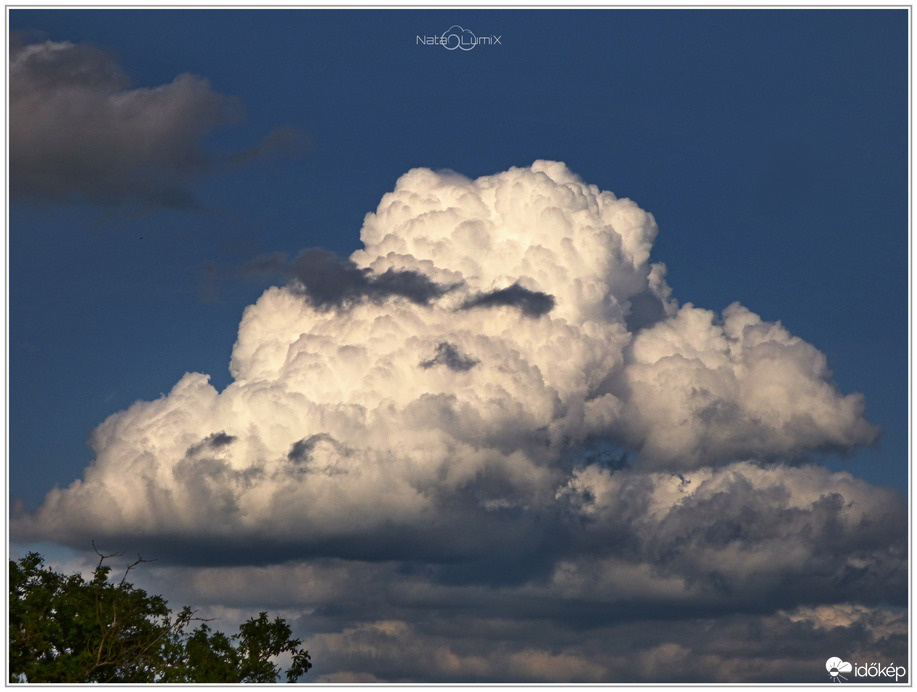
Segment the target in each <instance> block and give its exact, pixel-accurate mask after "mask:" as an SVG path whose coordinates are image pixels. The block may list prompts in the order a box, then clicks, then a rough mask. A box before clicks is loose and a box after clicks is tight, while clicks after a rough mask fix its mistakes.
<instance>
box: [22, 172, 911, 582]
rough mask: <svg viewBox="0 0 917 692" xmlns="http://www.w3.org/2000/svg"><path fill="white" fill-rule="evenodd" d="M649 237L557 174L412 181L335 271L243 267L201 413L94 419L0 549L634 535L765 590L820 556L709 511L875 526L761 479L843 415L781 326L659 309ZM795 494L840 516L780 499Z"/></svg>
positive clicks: (830, 436) (418, 549) (659, 283)
mask: <svg viewBox="0 0 917 692" xmlns="http://www.w3.org/2000/svg"><path fill="white" fill-rule="evenodd" d="M656 233H657V228H656V224H655V221H654V219H653V217H652V215H651V214H649V213H647V212H645V211H643V210H642V209H640V208H639V207H638V206H637V205H636V204H635V203H634V202H632V201H630V200H628V199H619V198H617V197H616V196H615V195H613V194H612V193H610V192H606V191H602V190H599V189H598V188H597V187H596V186H594V185H588V184H586V183H584V182H583V181H581V180H580V179H579V178H578V177H577V176H575V175H574V174H573V173H571V172H570V171H569V170H568V169H567V168H566V166H565V165H564V164H562V163H557V162H549V161H536V162H535V163H534V164H533V165H532V166H531V167H529V168H512V169H510V170H508V171H506V172H503V173H499V174H496V175H492V176H485V177H482V178H479V179H477V180H469V179H467V178H464V177H462V176H459V175H457V174H454V173H451V172H434V171H431V170H426V169H415V170H412V171H410V172H408V173H407V174H405V175H404V176H402V178H401V179H400V180H399V181H398V183H397V185H396V187H395V189H394V191H393V192H390V193H388V194H386V195H385V196H384V197H383V199H382V201H381V203H380V204H379V207H378V209H377V210H376V211H375V213H371V214H368V215H367V216H366V219H365V222H364V226H363V230H362V240H363V243H364V248H363V249H362V250H359V251H357V252H355V253H354V254H353V255H352V256H351V257H350V259H349V260H337V259H335V258H333V257H331V256H329V255H328V254H327V253H321V252H319V251H315V250H312V251H306V252H305V253H303V254H302V255H300V256H299V257H298V258H295V259H294V260H291V261H289V262H287V261H286V260H282V259H278V258H276V257H273V258H269V259H268V260H265V261H264V262H265V263H266V265H270V267H271V268H272V269H274V270H277V269H278V268H280V269H282V271H283V272H285V273H286V274H287V276H288V278H289V279H290V281H289V283H288V284H287V285H286V286H284V287H273V288H270V289H268V290H267V291H266V292H265V293H264V294H263V295H262V296H261V298H260V299H259V300H258V301H257V303H256V304H254V305H252V306H250V307H248V308H247V309H246V310H245V312H244V315H243V317H242V321H241V324H240V327H239V334H238V340H237V341H236V344H235V347H234V349H233V352H232V359H231V365H230V369H231V372H232V375H233V378H234V381H233V382H232V383H231V384H230V385H229V386H228V387H226V389H225V390H224V391H222V392H218V391H216V390H215V389H214V388H213V387H212V386H211V385H210V384H209V381H208V377H207V376H206V375H203V374H199V373H189V374H187V375H185V376H184V377H183V378H182V379H181V380H180V381H179V382H178V383H177V384H176V385H175V386H174V388H173V389H172V391H171V392H170V393H169V394H168V395H166V396H163V397H162V398H160V399H158V400H156V401H152V402H138V403H136V404H134V405H133V406H132V407H131V408H129V409H128V410H126V411H123V412H121V413H117V414H115V415H113V416H111V417H110V418H108V419H107V420H106V421H105V422H104V423H102V424H101V425H100V426H99V427H98V428H97V429H96V430H95V432H94V434H93V437H92V446H93V448H94V450H95V453H96V457H95V460H94V462H93V463H92V464H91V465H90V466H89V468H87V469H86V472H85V475H84V478H83V479H82V480H78V481H75V482H74V483H73V484H72V485H71V486H69V487H68V488H65V489H55V490H53V491H52V492H51V493H49V495H48V496H47V498H46V501H45V503H44V505H43V506H42V507H41V508H39V509H38V510H37V511H36V512H35V513H33V514H29V515H23V516H19V517H16V518H15V519H14V524H13V532H14V533H15V534H17V535H19V536H22V537H32V538H38V537H41V538H46V539H53V540H58V541H63V542H71V543H81V542H83V541H86V540H88V538H89V537H94V538H97V539H98V538H100V537H102V536H121V537H130V538H131V540H133V541H134V542H135V543H136V542H137V541H140V540H148V541H156V540H160V539H161V540H163V541H166V540H167V539H168V542H169V545H171V546H172V548H173V549H176V548H175V547H176V546H181V545H185V546H186V547H188V549H189V553H190V552H191V551H192V550H193V548H192V546H194V545H199V544H198V543H197V542H198V541H201V540H202V539H206V540H205V541H204V542H205V543H206V545H207V546H210V547H211V548H212V550H214V551H218V550H220V548H221V547H225V546H233V547H234V548H235V552H234V553H232V555H230V554H229V553H227V552H226V551H225V550H223V551H221V558H220V559H223V560H234V559H239V560H246V559H253V556H254V558H256V559H262V560H264V561H277V560H283V559H292V558H295V557H307V556H313V555H324V556H330V557H343V558H352V557H359V558H373V557H382V556H385V557H388V558H391V557H398V556H400V557H404V558H406V559H408V558H409V559H426V560H433V561H444V562H448V561H453V560H462V559H473V558H475V557H479V556H481V555H487V554H494V552H495V551H498V550H499V551H505V552H504V554H507V555H519V554H521V553H524V552H526V551H533V552H534V551H537V550H544V549H545V546H546V545H552V546H554V549H556V551H559V552H556V553H555V557H556V556H557V555H560V554H562V553H563V551H564V550H566V548H565V549H561V547H560V546H562V545H566V546H576V545H580V546H583V545H594V544H597V542H598V543H601V542H602V541H605V540H607V541H616V540H622V541H625V543H627V541H631V542H633V541H634V540H636V539H634V537H633V536H631V538H628V535H629V534H628V531H629V532H633V531H637V532H638V533H639V531H640V530H642V529H639V528H637V527H638V526H642V525H644V524H646V522H651V523H652V522H655V526H656V528H653V529H652V531H650V532H649V534H648V536H650V537H651V538H652V541H650V542H649V543H648V542H646V541H643V542H642V543H641V544H642V545H643V546H644V548H642V550H646V551H650V552H652V551H653V550H656V551H660V554H661V553H664V552H665V551H666V550H667V548H666V547H665V546H666V541H668V540H672V541H674V543H673V545H678V544H679V543H678V541H677V540H676V539H675V538H671V539H670V535H674V534H672V533H671V532H672V531H679V530H682V529H684V530H689V531H692V532H694V533H692V535H695V534H696V536H697V541H698V550H697V552H695V553H694V554H693V555H694V557H689V556H685V557H684V558H683V559H680V561H675V562H672V563H671V564H670V563H669V562H666V563H664V564H665V565H668V566H666V567H665V569H666V570H669V571H670V572H671V573H672V574H675V575H677V576H678V578H681V579H687V578H689V576H690V575H691V573H693V571H696V570H697V569H698V568H697V566H696V564H695V561H696V560H700V559H701V558H702V556H703V555H704V554H705V553H704V550H710V551H714V552H715V551H716V550H721V549H725V548H723V546H725V545H727V544H728V542H729V540H731V539H730V536H733V534H734V536H733V537H735V536H747V537H749V540H752V541H764V542H765V543H767V542H768V541H773V540H776V541H777V542H771V543H768V545H769V546H770V547H769V548H767V549H766V550H764V549H762V552H760V553H756V555H755V559H756V560H757V562H756V564H760V565H763V566H766V565H767V564H768V562H769V561H770V560H773V559H778V558H779V559H782V560H795V562H794V563H793V564H794V568H796V569H799V570H804V569H806V568H807V566H808V565H810V564H811V562H810V561H811V560H813V559H814V558H813V555H815V554H821V553H818V550H820V547H819V545H818V541H817V540H816V539H817V538H818V536H815V537H814V538H813V542H812V543H811V545H808V547H804V548H801V550H802V551H803V553H801V554H799V555H792V554H786V553H785V552H781V550H780V547H781V545H782V544H781V543H780V540H782V539H780V538H779V536H777V535H776V534H775V536H772V537H770V538H768V537H763V538H762V537H758V536H753V535H752V534H750V533H749V532H748V531H745V530H744V529H743V528H742V527H743V526H744V524H743V522H744V521H745V520H744V519H743V517H747V512H746V514H743V511H742V510H741V508H740V506H738V505H735V506H733V505H729V504H728V503H725V504H724V501H723V500H722V498H721V494H722V493H720V494H717V492H714V491H713V489H715V488H720V489H726V488H731V489H732V490H736V489H737V488H738V489H742V488H751V489H756V488H757V489H765V490H762V492H768V493H771V495H773V497H774V498H777V499H778V500H779V502H778V504H779V505H780V507H782V508H783V509H784V510H786V511H788V512H790V513H795V516H798V517H803V516H810V515H811V517H816V518H817V517H827V518H825V519H824V521H822V522H821V523H818V521H814V520H813V522H810V525H812V526H815V527H823V530H824V531H825V532H827V533H830V532H831V531H832V530H834V529H836V528H837V527H838V526H843V527H846V528H844V529H843V531H848V532H853V533H856V532H857V531H859V530H860V528H859V527H860V526H861V525H860V524H858V523H857V521H856V520H855V519H854V518H853V515H852V514H850V513H849V512H848V510H846V509H845V507H847V505H848V503H851V502H853V503H855V504H856V507H857V509H856V510H854V512H862V511H866V510H867V509H868V510H869V511H872V510H875V512H877V513H878V514H877V516H878V515H881V514H882V512H885V511H886V510H887V511H893V512H897V511H899V509H900V508H895V507H897V506H896V505H895V503H894V502H886V501H884V500H883V499H882V498H880V497H878V496H877V495H876V493H878V495H882V491H879V490H875V489H870V488H869V487H868V486H866V485H865V484H862V483H860V484H858V483H854V482H847V481H844V480H843V479H839V478H838V477H834V476H831V475H830V474H827V473H826V472H821V471H819V473H820V474H821V475H818V476H817V477H814V480H813V476H812V474H811V473H808V472H807V473H803V472H802V471H800V470H793V469H790V468H788V467H786V466H784V465H783V464H784V463H786V462H787V461H790V460H794V461H798V460H799V459H801V458H803V457H804V456H805V455H806V454H808V453H810V452H812V451H815V450H822V449H846V448H850V447H853V446H855V445H860V444H867V443H870V442H871V441H873V439H874V438H875V436H876V429H875V428H874V427H873V426H872V425H871V424H870V423H868V422H867V420H866V419H865V417H864V405H863V401H862V399H861V397H859V396H858V395H847V396H844V395H842V394H841V393H840V392H838V390H837V388H836V387H835V386H834V384H833V383H832V381H831V376H830V372H829V371H828V369H827V366H826V363H825V358H824V356H823V355H822V354H821V353H820V352H819V351H818V350H816V349H815V348H814V347H813V346H811V345H809V344H807V343H805V342H804V341H802V340H800V339H798V338H796V337H793V336H791V335H790V334H789V333H787V331H786V330H785V329H784V328H783V327H782V326H781V325H779V324H774V323H767V322H764V321H762V320H761V318H759V317H758V316H757V315H755V314H753V313H752V312H750V311H749V310H747V309H746V308H744V307H742V306H740V305H738V304H734V305H732V306H730V307H729V308H728V309H727V310H726V311H725V312H724V313H723V314H722V316H719V315H716V314H714V313H712V312H710V311H707V310H702V309H700V308H697V307H694V306H692V305H690V304H686V305H683V306H679V305H678V303H676V302H675V301H674V300H673V299H672V297H671V290H670V289H669V287H668V285H667V284H666V281H665V268H664V267H663V266H662V265H661V264H653V263H650V251H651V248H652V244H653V241H654V239H655V237H656ZM622 455H627V458H628V462H627V465H628V468H626V469H622V468H621V466H622V463H623V462H622V461H621V460H622V458H623V457H622ZM736 462H743V464H741V465H738V466H737V465H736ZM745 462H751V463H745ZM768 465H769V466H768ZM692 474H693V475H692ZM816 481H818V482H821V483H822V485H823V486H824V489H825V492H827V493H828V495H829V496H831V497H833V496H834V495H836V496H837V498H839V499H838V500H836V501H833V500H824V501H823V500H822V499H821V494H822V493H821V491H819V490H801V489H800V488H801V487H803V486H805V487H806V488H808V487H809V486H811V485H812V484H813V483H816ZM689 482H690V484H691V485H690V489H691V492H690V493H686V492H685V488H686V487H687V486H686V485H685V484H687V483H689ZM737 484H738V485H737ZM624 487H626V488H627V492H624V491H623V490H622V488H624ZM742 492H743V493H745V491H744V490H743V491H742ZM831 493H834V495H831ZM746 494H747V493H746ZM883 497H884V495H883ZM832 502H833V503H834V504H832ZM781 503H782V504H781ZM714 505H716V506H717V507H718V510H717V511H718V512H720V513H721V514H720V516H721V517H724V518H723V522H725V523H723V524H722V525H721V528H720V532H721V534H722V535H721V534H716V535H715V536H712V537H711V534H709V533H704V532H703V531H701V530H700V528H697V526H699V525H696V522H697V521H699V519H697V517H699V516H706V514H705V513H706V512H708V511H709V510H710V508H712V507H713V506H714ZM720 505H722V506H720ZM889 507H893V509H889ZM641 508H642V509H641ZM691 508H693V510H692V509H691ZM864 508H865V509H864ZM638 510H639V511H638ZM644 510H646V512H649V514H646V515H644V514H641V513H642V512H644ZM760 511H761V513H762V514H761V520H762V521H764V522H765V523H766V522H767V521H769V520H768V519H767V517H766V516H765V515H766V514H767V511H766V510H765V508H764V507H763V506H762V508H761V510H760ZM635 512H636V514H634V513H635ZM698 513H700V514H698ZM632 515H633V516H632ZM768 516H770V515H768ZM883 516H884V515H883ZM641 517H642V518H641ZM685 517H694V518H693V519H687V518H685ZM873 519H874V520H876V521H878V519H877V518H876V517H873ZM692 521H693V522H695V523H693V524H692V523H691V522H692ZM800 521H802V519H800ZM819 521H821V520H819ZM832 521H833V522H834V524H831V522H832ZM640 522H643V524H641V523H640ZM685 522H687V523H685ZM730 522H731V523H730ZM838 522H840V523H839V524H838ZM622 524H626V525H627V526H629V527H630V528H629V529H628V530H627V531H623V529H620V526H621V525H622ZM829 524H830V526H829ZM646 525H647V526H649V524H646ZM686 527H688V528H686ZM691 527H694V528H691ZM825 527H827V528H825ZM831 527H834V529H832V528H831ZM812 530H813V531H816V532H819V531H822V528H815V529H812ZM647 531H649V529H647ZM743 531H744V533H743ZM730 532H733V533H732V534H730ZM778 533H779V532H778ZM447 535H448V536H449V539H448V540H443V537H444V536H447ZM781 535H782V534H781ZM818 535H819V536H820V535H821V534H818ZM679 540H681V539H679ZM787 540H788V539H787ZM718 541H719V542H718ZM638 542H639V541H638ZM653 546H657V547H653ZM549 552H550V551H549ZM198 553H199V554H201V555H202V554H203V553H202V552H201V551H200V550H198ZM776 553H780V554H779V555H777V554H776ZM651 558H652V555H650V553H646V554H642V553H641V554H639V555H637V554H635V555H634V557H633V559H634V560H635V561H637V562H639V563H641V564H644V563H646V562H647V561H648V560H649V561H650V562H653V559H651ZM201 559H203V558H201ZM208 559H209V558H208ZM654 564H657V566H658V565H662V564H663V562H660V561H659V560H656V562H655V563H654ZM834 568H837V569H840V568H841V565H836V566H835V567H834ZM834 568H832V569H834ZM660 569H662V568H661V567H660ZM888 569H892V568H888ZM729 570H731V571H725V572H723V573H722V575H721V580H723V583H727V582H728V583H732V581H735V580H739V581H741V580H742V579H745V578H746V577H747V570H748V568H747V563H745V566H744V567H743V566H742V565H741V564H738V563H737V564H735V565H732V566H731V567H730V568H729ZM742 570H746V572H745V573H743V572H742ZM668 573H669V572H666V571H665V570H663V571H662V572H659V574H660V575H663V576H664V575H665V574H668ZM564 574H568V573H565V572H563V571H560V572H557V573H556V575H555V578H556V579H560V578H566V577H564ZM762 574H763V575H759V576H758V577H756V578H757V579H759V580H765V581H766V580H767V571H766V570H765V572H764V573H762ZM571 578H572V577H571ZM581 578H586V577H577V579H581ZM589 578H597V577H589ZM660 579H662V577H661V576H660ZM660 584H661V582H660ZM602 588H604V587H602ZM608 588H612V586H609V587H608ZM659 588H663V586H662V585H660V587H659ZM698 588H699V587H698ZM710 588H712V589H715V588H719V587H717V586H716V584H713V585H712V586H710ZM730 588H733V587H730ZM736 588H737V587H736Z"/></svg>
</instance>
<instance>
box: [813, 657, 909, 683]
mask: <svg viewBox="0 0 917 692" xmlns="http://www.w3.org/2000/svg"><path fill="white" fill-rule="evenodd" d="M825 668H826V669H827V671H828V675H830V676H831V680H833V681H834V682H841V681H845V682H846V681H847V680H848V678H847V677H845V676H844V675H843V673H847V675H853V676H855V677H858V678H884V679H887V680H889V681H890V680H894V681H895V682H898V680H900V679H901V678H903V677H906V676H907V668H905V667H904V666H896V665H895V664H894V663H890V664H889V665H885V664H883V663H863V664H860V663H848V662H847V661H844V660H843V659H840V658H838V657H837V656H832V657H831V658H829V659H828V660H827V661H825Z"/></svg>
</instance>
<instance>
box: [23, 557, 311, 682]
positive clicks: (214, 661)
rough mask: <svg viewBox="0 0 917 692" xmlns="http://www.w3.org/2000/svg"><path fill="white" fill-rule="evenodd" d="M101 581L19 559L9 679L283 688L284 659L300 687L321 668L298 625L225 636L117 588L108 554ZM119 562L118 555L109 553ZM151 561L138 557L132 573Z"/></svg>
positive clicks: (269, 624) (258, 626)
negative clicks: (280, 660)
mask: <svg viewBox="0 0 917 692" xmlns="http://www.w3.org/2000/svg"><path fill="white" fill-rule="evenodd" d="M100 557H101V559H100V560H99V565H98V566H97V567H96V569H95V572H94V573H93V577H92V579H91V580H90V581H86V580H85V579H84V578H83V577H82V576H81V575H79V574H73V575H70V576H66V575H64V574H60V573H59V572H55V571H54V570H53V569H51V568H49V567H46V566H45V565H44V558H43V557H42V556H41V555H39V554H38V553H29V554H28V555H26V556H25V557H23V558H22V559H20V560H18V561H13V560H10V563H9V583H10V607H9V623H10V642H9V666H10V668H9V669H10V682H19V681H22V680H27V681H28V682H32V683H48V682H63V683H82V682H121V683H150V682H166V683H188V682H222V683H227V682H252V683H271V682H277V681H278V679H279V677H280V668H279V667H278V665H277V664H276V663H275V662H274V659H276V658H277V657H278V656H282V655H285V654H286V655H288V656H290V657H291V664H290V667H289V668H288V669H287V671H286V678H287V681H288V682H295V681H296V680H298V679H299V678H300V677H301V676H302V675H304V674H305V673H306V672H307V671H308V670H309V668H311V667H312V664H311V662H310V660H309V652H308V651H306V650H304V649H301V648H299V645H300V640H299V639H293V638H291V634H292V631H291V629H290V626H289V625H288V624H287V623H286V622H285V621H284V620H283V619H281V618H275V619H274V620H273V621H270V620H269V619H268V616H267V613H261V614H260V615H259V616H258V617H257V618H250V619H249V620H248V621H247V622H245V623H244V624H242V625H241V627H240V628H239V632H238V634H235V635H232V636H226V635H225V634H223V633H222V632H214V631H212V630H211V629H210V627H208V626H207V624H206V623H204V622H201V624H200V625H198V627H197V628H196V629H194V630H193V631H189V628H190V627H191V623H192V622H194V621H195V620H197V621H200V619H199V618H195V617H194V612H193V611H192V610H191V609H190V608H187V607H185V608H183V609H182V610H181V611H180V612H179V613H178V614H177V615H175V614H173V613H172V612H171V610H170V609H169V606H168V604H167V603H166V601H165V600H164V599H163V598H162V597H161V596H150V595H148V594H147V593H146V592H145V591H144V590H143V589H137V588H135V587H134V586H133V585H131V584H130V583H128V582H127V581H126V577H127V572H125V574H124V577H123V578H122V579H121V582H120V583H118V584H114V583H112V582H110V581H109V575H110V573H111V568H109V567H108V566H106V565H105V564H103V563H104V560H105V557H106V556H100ZM109 557H110V556H109ZM141 562H145V560H142V559H141V560H138V561H137V562H135V563H134V564H133V565H131V566H130V567H128V572H129V571H130V569H131V568H132V567H134V566H136V565H137V564H140V563H141Z"/></svg>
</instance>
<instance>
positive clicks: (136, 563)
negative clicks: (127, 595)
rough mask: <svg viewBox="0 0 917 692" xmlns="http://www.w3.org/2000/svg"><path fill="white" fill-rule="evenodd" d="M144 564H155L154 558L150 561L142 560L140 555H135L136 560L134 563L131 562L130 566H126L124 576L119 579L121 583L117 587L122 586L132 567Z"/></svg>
mask: <svg viewBox="0 0 917 692" xmlns="http://www.w3.org/2000/svg"><path fill="white" fill-rule="evenodd" d="M144 562H156V558H155V557H154V558H153V559H152V560H144V559H143V557H142V556H141V555H140V553H137V559H136V560H135V561H134V562H132V563H131V564H129V565H128V566H127V569H126V570H124V576H123V577H121V581H120V582H119V584H118V586H123V585H124V580H125V579H127V575H128V573H129V572H130V571H131V570H132V569H133V568H134V567H136V566H137V565H140V564H143V563H144Z"/></svg>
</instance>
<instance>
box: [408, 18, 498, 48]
mask: <svg viewBox="0 0 917 692" xmlns="http://www.w3.org/2000/svg"><path fill="white" fill-rule="evenodd" d="M501 38H503V35H502V34H501V35H500V36H495V35H493V34H491V35H490V36H475V34H474V32H473V31H470V30H469V29H465V28H464V27H461V26H459V25H458V24H453V25H452V26H450V27H449V28H448V29H446V30H445V31H444V32H443V33H442V34H440V35H438V36H415V37H414V45H415V46H416V45H424V46H442V47H443V48H445V49H446V50H472V49H473V48H476V47H477V46H500V45H503V44H501V43H500V39H501Z"/></svg>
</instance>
